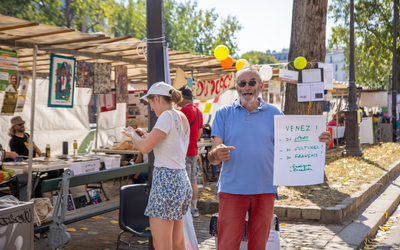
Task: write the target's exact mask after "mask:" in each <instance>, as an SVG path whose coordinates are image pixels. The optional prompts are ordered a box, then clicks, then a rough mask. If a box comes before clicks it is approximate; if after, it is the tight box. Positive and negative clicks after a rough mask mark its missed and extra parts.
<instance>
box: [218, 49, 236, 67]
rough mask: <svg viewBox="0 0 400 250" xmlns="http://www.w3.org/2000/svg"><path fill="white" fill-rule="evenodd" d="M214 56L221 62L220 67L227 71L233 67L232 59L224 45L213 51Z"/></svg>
mask: <svg viewBox="0 0 400 250" xmlns="http://www.w3.org/2000/svg"><path fill="white" fill-rule="evenodd" d="M214 56H215V58H217V59H218V60H220V61H221V67H222V68H224V69H229V68H230V67H232V65H233V58H232V57H231V56H230V55H229V49H228V47H226V46H225V45H218V46H217V47H216V48H215V50H214Z"/></svg>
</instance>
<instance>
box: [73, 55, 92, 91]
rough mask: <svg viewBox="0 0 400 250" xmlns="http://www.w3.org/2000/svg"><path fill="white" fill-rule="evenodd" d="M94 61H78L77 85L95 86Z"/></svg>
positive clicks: (81, 86)
mask: <svg viewBox="0 0 400 250" xmlns="http://www.w3.org/2000/svg"><path fill="white" fill-rule="evenodd" d="M93 70H94V68H93V63H91V62H85V61H78V62H77V63H76V87H77V88H93Z"/></svg>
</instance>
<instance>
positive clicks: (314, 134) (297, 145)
mask: <svg viewBox="0 0 400 250" xmlns="http://www.w3.org/2000/svg"><path fill="white" fill-rule="evenodd" d="M325 120H326V117H325V116H323V115H278V116H275V120H274V122H275V157H274V185H280V186H305V185H314V184H319V183H322V182H323V181H324V166H325V144H324V143H321V142H319V140H318V136H320V135H321V134H322V133H323V132H324V131H325V129H326V128H325V127H326V126H325Z"/></svg>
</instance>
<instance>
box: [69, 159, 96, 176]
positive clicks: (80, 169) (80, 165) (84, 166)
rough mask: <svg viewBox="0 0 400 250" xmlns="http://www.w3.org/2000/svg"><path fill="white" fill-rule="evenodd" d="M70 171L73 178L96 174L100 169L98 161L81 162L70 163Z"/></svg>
mask: <svg viewBox="0 0 400 250" xmlns="http://www.w3.org/2000/svg"><path fill="white" fill-rule="evenodd" d="M70 169H71V170H73V171H74V176H77V175H80V174H87V173H91V172H97V171H99V169H100V161H99V160H94V161H83V162H74V163H71V168H70Z"/></svg>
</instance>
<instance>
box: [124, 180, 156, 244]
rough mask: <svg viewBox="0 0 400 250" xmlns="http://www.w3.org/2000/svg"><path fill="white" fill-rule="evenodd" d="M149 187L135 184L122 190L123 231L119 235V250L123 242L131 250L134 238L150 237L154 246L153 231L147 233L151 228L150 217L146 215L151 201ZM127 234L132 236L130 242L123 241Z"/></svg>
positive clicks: (150, 242) (150, 241)
mask: <svg viewBox="0 0 400 250" xmlns="http://www.w3.org/2000/svg"><path fill="white" fill-rule="evenodd" d="M147 187H148V185H147V184H133V185H126V186H123V187H122V188H121V195H120V209H119V227H120V228H121V229H122V231H121V232H120V233H119V235H118V240H117V250H118V249H119V245H120V243H121V242H122V243H125V244H127V245H128V249H131V240H132V237H133V236H139V237H150V238H149V244H152V238H151V231H145V229H146V228H148V227H150V222H149V217H147V216H145V215H144V211H145V209H146V206H147V202H148V200H149V194H148V192H147ZM125 232H127V233H131V234H132V236H131V237H130V238H129V241H128V242H125V241H123V240H121V235H122V234H123V233H125Z"/></svg>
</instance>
